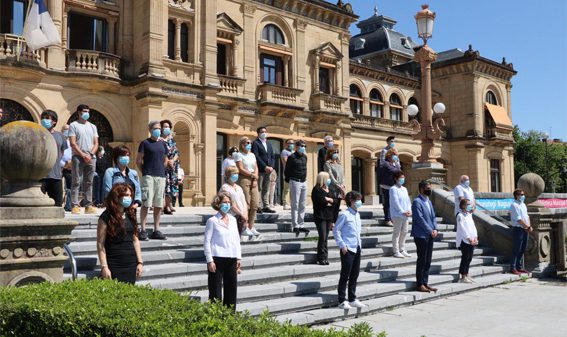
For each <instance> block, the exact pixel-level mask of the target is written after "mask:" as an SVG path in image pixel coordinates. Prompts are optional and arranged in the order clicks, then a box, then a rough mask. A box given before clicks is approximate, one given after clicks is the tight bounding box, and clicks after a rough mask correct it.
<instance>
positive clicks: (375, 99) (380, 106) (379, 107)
mask: <svg viewBox="0 0 567 337" xmlns="http://www.w3.org/2000/svg"><path fill="white" fill-rule="evenodd" d="M370 116H372V117H380V118H384V101H383V100H382V95H381V94H380V91H378V89H372V90H371V91H370Z"/></svg>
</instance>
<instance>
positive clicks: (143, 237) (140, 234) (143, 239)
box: [138, 230, 148, 241]
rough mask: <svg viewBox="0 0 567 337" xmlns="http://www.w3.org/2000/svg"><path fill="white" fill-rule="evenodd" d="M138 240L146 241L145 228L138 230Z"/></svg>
mask: <svg viewBox="0 0 567 337" xmlns="http://www.w3.org/2000/svg"><path fill="white" fill-rule="evenodd" d="M138 240H140V241H148V233H147V232H146V231H145V230H140V232H139V233H138Z"/></svg>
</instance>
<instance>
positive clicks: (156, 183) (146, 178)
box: [136, 121, 169, 240]
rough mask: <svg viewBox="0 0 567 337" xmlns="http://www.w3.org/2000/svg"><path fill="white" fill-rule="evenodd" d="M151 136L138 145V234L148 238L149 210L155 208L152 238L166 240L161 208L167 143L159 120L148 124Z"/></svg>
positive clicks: (139, 236) (142, 238)
mask: <svg viewBox="0 0 567 337" xmlns="http://www.w3.org/2000/svg"><path fill="white" fill-rule="evenodd" d="M148 129H149V131H150V134H151V137H150V138H148V139H146V140H144V141H142V142H141V143H140V146H139V147H138V156H137V158H136V166H138V170H140V171H141V172H142V183H141V186H140V187H141V189H142V203H143V205H142V210H141V212H140V220H141V221H140V222H141V227H142V228H141V230H140V233H139V235H138V238H139V239H140V240H147V239H148V234H147V233H146V222H147V220H148V210H149V208H150V207H153V208H154V232H153V233H152V236H151V238H152V239H157V240H165V239H166V237H165V235H163V234H162V232H160V231H159V222H160V218H161V210H162V208H163V203H164V198H165V166H166V163H167V153H168V152H169V150H168V149H167V144H166V143H165V141H163V139H161V138H160V136H161V126H160V123H159V121H151V122H150V123H149V124H148Z"/></svg>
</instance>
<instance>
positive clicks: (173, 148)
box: [159, 119, 179, 214]
mask: <svg viewBox="0 0 567 337" xmlns="http://www.w3.org/2000/svg"><path fill="white" fill-rule="evenodd" d="M159 123H160V126H161V137H162V139H163V140H164V141H165V143H166V144H167V148H168V153H167V163H166V168H165V207H164V209H163V213H164V214H173V212H174V211H175V210H174V209H173V208H172V206H171V204H172V200H173V198H175V197H177V194H178V193H179V178H178V174H177V173H178V171H179V150H178V149H177V143H176V142H175V140H174V139H173V134H172V132H171V126H172V124H171V121H169V120H167V119H164V120H162V121H161V122H159Z"/></svg>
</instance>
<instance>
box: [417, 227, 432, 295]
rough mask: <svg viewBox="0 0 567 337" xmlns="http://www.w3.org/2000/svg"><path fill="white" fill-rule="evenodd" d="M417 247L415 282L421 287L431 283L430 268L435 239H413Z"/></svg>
mask: <svg viewBox="0 0 567 337" xmlns="http://www.w3.org/2000/svg"><path fill="white" fill-rule="evenodd" d="M413 242H415V245H416V247H417V264H416V266H415V282H416V286H418V287H420V286H423V285H427V284H428V283H429V268H430V267H431V256H432V253H433V238H432V237H428V238H413Z"/></svg>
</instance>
